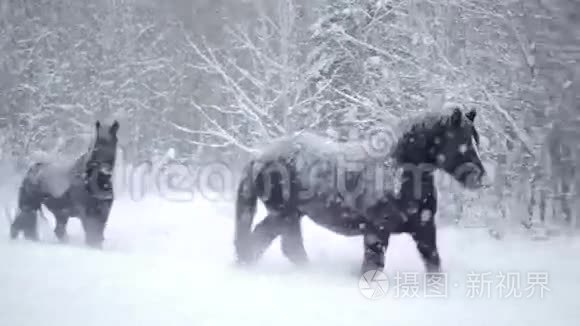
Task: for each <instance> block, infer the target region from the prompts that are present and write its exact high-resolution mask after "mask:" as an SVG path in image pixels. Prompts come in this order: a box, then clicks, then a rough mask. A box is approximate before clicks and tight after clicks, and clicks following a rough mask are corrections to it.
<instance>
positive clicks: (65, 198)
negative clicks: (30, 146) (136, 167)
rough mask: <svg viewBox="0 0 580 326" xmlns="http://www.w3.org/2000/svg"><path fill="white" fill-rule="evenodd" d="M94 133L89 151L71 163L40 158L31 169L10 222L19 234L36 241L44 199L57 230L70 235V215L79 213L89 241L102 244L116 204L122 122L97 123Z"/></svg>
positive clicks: (60, 234) (59, 235)
mask: <svg viewBox="0 0 580 326" xmlns="http://www.w3.org/2000/svg"><path fill="white" fill-rule="evenodd" d="M95 127H96V138H95V140H94V142H93V144H92V145H91V147H90V149H89V151H88V152H87V153H85V154H83V155H81V156H80V157H79V158H78V159H77V160H76V161H74V162H73V163H72V164H67V165H58V164H56V163H47V162H38V163H35V164H34V165H33V166H32V167H30V169H28V171H27V173H26V175H25V177H24V180H23V181H22V183H21V185H20V188H19V193H18V213H17V215H16V218H15V219H14V222H13V223H12V226H11V228H10V236H11V237H12V238H13V239H15V238H17V237H18V235H19V233H20V232H21V231H22V233H23V234H24V237H25V238H26V239H29V240H33V241H37V240H38V233H37V226H36V224H37V213H39V212H40V213H41V206H42V205H44V206H45V207H46V208H47V209H48V210H49V211H50V212H51V213H52V214H53V215H54V217H55V219H56V227H55V229H54V233H55V235H56V237H57V238H58V239H59V240H60V241H61V242H65V241H66V240H67V233H66V225H67V222H68V219H69V217H78V218H79V219H80V220H81V223H82V226H83V229H84V231H85V242H86V244H87V245H88V246H91V247H101V246H102V243H103V241H104V236H103V233H104V230H105V226H106V223H107V220H108V218H109V213H110V211H111V206H112V204H113V199H114V193H113V185H112V175H113V168H114V166H115V158H116V150H117V131H118V130H119V123H118V122H117V121H115V122H114V123H113V124H112V125H111V126H101V123H100V122H99V121H97V122H96V124H95Z"/></svg>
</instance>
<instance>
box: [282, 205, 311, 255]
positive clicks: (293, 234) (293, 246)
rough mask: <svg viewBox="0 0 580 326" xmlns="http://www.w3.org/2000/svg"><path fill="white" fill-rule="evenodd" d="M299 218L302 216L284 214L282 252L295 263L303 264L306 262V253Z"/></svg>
mask: <svg viewBox="0 0 580 326" xmlns="http://www.w3.org/2000/svg"><path fill="white" fill-rule="evenodd" d="M301 219H302V217H301V216H300V215H298V214H291V215H287V216H285V217H284V218H283V222H282V223H283V225H282V228H283V230H282V235H281V246H282V253H283V254H284V256H286V258H288V260H290V261H291V262H292V263H294V264H296V265H305V264H307V263H308V255H307V254H306V250H305V249H304V239H303V237H302V229H301V226H300V221H301Z"/></svg>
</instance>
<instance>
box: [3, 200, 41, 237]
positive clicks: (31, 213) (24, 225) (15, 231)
mask: <svg viewBox="0 0 580 326" xmlns="http://www.w3.org/2000/svg"><path fill="white" fill-rule="evenodd" d="M20 232H22V233H23V235H24V238H25V239H27V240H31V241H38V230H37V216H36V210H35V209H33V208H28V207H26V208H20V209H19V211H18V214H17V215H16V218H15V219H14V221H13V222H12V225H11V226H10V237H11V238H12V239H16V238H18V235H19V234H20Z"/></svg>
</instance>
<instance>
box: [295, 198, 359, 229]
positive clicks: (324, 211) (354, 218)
mask: <svg viewBox="0 0 580 326" xmlns="http://www.w3.org/2000/svg"><path fill="white" fill-rule="evenodd" d="M301 211H302V212H303V213H304V214H305V215H307V216H308V217H309V218H310V219H311V220H312V221H313V222H314V223H315V224H317V225H319V226H321V227H324V228H325V229H328V230H330V231H332V232H334V233H337V234H340V235H343V236H357V235H362V234H363V232H364V230H365V226H366V221H365V220H364V218H362V217H361V216H360V215H358V214H356V213H355V212H353V211H349V210H346V209H338V208H334V209H333V207H328V206H326V205H323V204H311V205H307V206H305V207H302V208H301Z"/></svg>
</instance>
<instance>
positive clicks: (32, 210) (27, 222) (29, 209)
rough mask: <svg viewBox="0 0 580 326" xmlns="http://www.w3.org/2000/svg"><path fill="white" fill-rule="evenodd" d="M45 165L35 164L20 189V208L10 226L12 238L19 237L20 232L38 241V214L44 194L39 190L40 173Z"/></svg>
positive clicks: (27, 173)
mask: <svg viewBox="0 0 580 326" xmlns="http://www.w3.org/2000/svg"><path fill="white" fill-rule="evenodd" d="M43 166H44V163H42V162H38V163H35V164H33V165H32V166H31V167H30V168H29V169H28V171H26V174H25V175H24V178H23V180H22V182H21V184H20V187H19V188H18V208H17V213H16V216H15V218H14V220H13V221H12V224H11V226H10V236H11V238H13V239H14V238H16V237H18V234H19V232H20V231H23V232H24V236H25V237H26V238H29V239H37V238H38V234H37V230H36V224H37V223H36V222H37V221H36V219H37V212H38V210H39V209H40V205H41V203H42V192H41V190H40V189H39V177H38V176H39V172H41V169H42V167H43Z"/></svg>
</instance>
